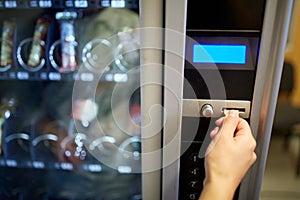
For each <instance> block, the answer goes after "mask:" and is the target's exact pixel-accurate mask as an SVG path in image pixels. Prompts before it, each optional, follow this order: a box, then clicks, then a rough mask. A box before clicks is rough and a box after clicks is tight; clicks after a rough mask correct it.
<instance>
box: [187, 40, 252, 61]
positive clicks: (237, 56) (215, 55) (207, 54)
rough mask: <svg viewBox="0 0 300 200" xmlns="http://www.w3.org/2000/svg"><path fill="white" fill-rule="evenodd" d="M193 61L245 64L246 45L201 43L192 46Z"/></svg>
mask: <svg viewBox="0 0 300 200" xmlns="http://www.w3.org/2000/svg"><path fill="white" fill-rule="evenodd" d="M193 62H194V63H223V64H245V63H246V45H215V44H209V45H201V44H195V45H194V46H193Z"/></svg>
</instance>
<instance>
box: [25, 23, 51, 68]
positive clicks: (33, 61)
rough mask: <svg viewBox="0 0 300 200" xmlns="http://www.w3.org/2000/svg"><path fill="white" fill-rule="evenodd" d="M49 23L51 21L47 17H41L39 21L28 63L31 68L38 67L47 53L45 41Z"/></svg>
mask: <svg viewBox="0 0 300 200" xmlns="http://www.w3.org/2000/svg"><path fill="white" fill-rule="evenodd" d="M49 22H50V21H49V19H48V18H47V17H40V18H38V20H37V23H36V26H35V30H34V35H33V41H32V45H31V50H30V54H29V59H28V62H27V65H28V66H30V67H37V66H39V64H40V62H41V59H42V56H43V54H44V51H45V49H44V46H45V42H46V41H45V40H46V36H47V31H48V26H49Z"/></svg>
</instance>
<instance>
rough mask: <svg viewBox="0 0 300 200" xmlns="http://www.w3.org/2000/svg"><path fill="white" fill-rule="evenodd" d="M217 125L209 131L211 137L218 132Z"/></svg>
mask: <svg viewBox="0 0 300 200" xmlns="http://www.w3.org/2000/svg"><path fill="white" fill-rule="evenodd" d="M219 129H220V128H219V127H218V126H217V127H215V128H214V129H213V130H212V131H211V132H210V134H209V135H210V137H211V138H212V139H213V138H215V136H216V135H217V134H218V132H219Z"/></svg>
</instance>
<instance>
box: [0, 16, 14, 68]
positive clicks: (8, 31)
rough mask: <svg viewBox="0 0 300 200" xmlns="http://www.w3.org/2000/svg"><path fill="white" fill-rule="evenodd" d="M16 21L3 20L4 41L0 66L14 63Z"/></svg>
mask: <svg viewBox="0 0 300 200" xmlns="http://www.w3.org/2000/svg"><path fill="white" fill-rule="evenodd" d="M15 27H16V23H15V22H14V21H11V20H5V21H4V22H3V29H2V43H1V64H0V67H1V68H3V67H7V66H11V65H12V64H13V43H14V35H15Z"/></svg>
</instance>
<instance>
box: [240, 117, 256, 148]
mask: <svg viewBox="0 0 300 200" xmlns="http://www.w3.org/2000/svg"><path fill="white" fill-rule="evenodd" d="M240 136H245V137H243V138H245V139H246V141H245V142H247V144H248V145H249V147H250V150H251V151H254V149H255V147H256V140H255V138H254V136H253V135H252V131H251V128H250V126H249V124H248V122H247V121H246V120H244V119H241V120H240V121H239V123H238V125H237V128H236V133H235V139H239V138H240Z"/></svg>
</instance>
